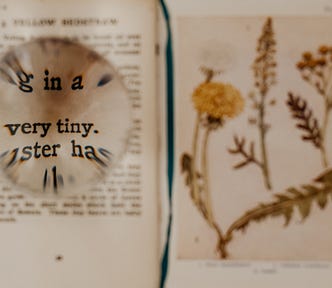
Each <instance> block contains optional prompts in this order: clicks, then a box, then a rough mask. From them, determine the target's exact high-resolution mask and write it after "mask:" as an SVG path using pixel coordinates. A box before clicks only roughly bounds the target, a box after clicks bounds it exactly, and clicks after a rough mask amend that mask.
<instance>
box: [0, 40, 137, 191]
mask: <svg viewBox="0 0 332 288" xmlns="http://www.w3.org/2000/svg"><path fill="white" fill-rule="evenodd" d="M130 112H131V105H130V99H129V93H128V90H127V89H126V87H125V85H124V84H123V81H122V79H121V77H120V76H119V74H117V72H116V70H115V68H114V67H113V66H112V65H111V64H110V63H109V62H108V61H107V60H106V59H105V58H103V57H102V56H101V55H99V54H97V53H96V52H95V51H93V50H91V49H89V48H87V47H85V46H83V45H81V44H79V43H76V42H72V41H69V40H66V39H62V38H39V39H36V40H33V41H31V42H27V43H24V44H22V45H20V46H16V47H13V48H12V49H11V50H10V51H8V52H7V53H5V54H4V55H3V56H2V57H1V59H0V167H1V170H2V174H3V175H5V176H6V177H8V178H9V179H10V180H11V181H12V182H13V183H15V184H16V185H17V186H19V187H21V189H23V190H28V191H30V192H33V193H38V195H40V194H45V195H46V194H54V195H61V194H64V195H66V194H72V193H75V192H78V191H86V190H87V189H88V188H89V187H91V185H93V184H95V183H97V182H98V181H100V180H101V179H103V178H104V177H105V175H107V174H108V172H109V171H110V169H111V168H113V167H115V166H116V165H117V163H119V161H120V159H121V158H122V156H123V155H124V153H125V151H126V149H127V146H128V145H127V144H128V139H129V137H130V131H131V127H132V121H131V113H130Z"/></svg>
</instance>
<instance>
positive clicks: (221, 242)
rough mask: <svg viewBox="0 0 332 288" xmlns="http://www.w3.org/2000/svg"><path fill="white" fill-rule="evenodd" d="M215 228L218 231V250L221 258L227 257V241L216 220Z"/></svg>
mask: <svg viewBox="0 0 332 288" xmlns="http://www.w3.org/2000/svg"><path fill="white" fill-rule="evenodd" d="M213 229H214V230H215V231H216V233H217V236H218V243H217V247H216V250H217V251H218V253H219V256H220V258H221V259H226V258H227V257H228V252H227V250H226V244H227V241H225V239H224V236H223V235H222V231H221V229H220V228H219V226H218V224H217V223H215V222H213Z"/></svg>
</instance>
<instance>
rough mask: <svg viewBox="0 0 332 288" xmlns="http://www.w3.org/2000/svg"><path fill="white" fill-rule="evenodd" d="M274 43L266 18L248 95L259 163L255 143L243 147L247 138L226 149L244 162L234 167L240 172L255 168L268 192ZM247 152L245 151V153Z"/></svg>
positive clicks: (274, 61)
mask: <svg viewBox="0 0 332 288" xmlns="http://www.w3.org/2000/svg"><path fill="white" fill-rule="evenodd" d="M275 54H276V40H275V37H274V31H273V26H272V19H271V18H268V19H267V20H266V22H265V24H264V27H263V31H262V35H261V36H260V37H259V39H258V45H257V57H256V59H255V61H254V63H253V66H252V69H253V72H254V80H255V90H254V91H253V92H252V93H250V100H251V104H252V108H253V109H254V111H255V114H256V115H255V116H254V117H252V118H250V119H249V122H250V123H251V124H252V125H256V126H257V129H258V130H259V145H260V159H258V158H257V156H256V155H255V141H251V142H250V144H249V147H246V138H245V137H243V138H239V137H238V136H236V135H235V136H234V145H235V147H234V148H232V149H229V152H230V153H232V154H239V155H241V157H242V158H243V160H242V161H241V162H240V163H238V164H236V165H235V166H234V168H235V169H239V168H243V167H245V166H247V165H248V164H255V165H257V166H258V167H259V168H260V169H261V171H262V173H263V178H264V184H265V187H266V188H267V189H269V190H270V189H271V188H272V183H271V177H270V168H269V159H268V151H267V145H266V136H267V132H268V130H269V128H270V124H268V122H267V120H266V114H267V106H268V105H274V104H275V100H274V99H271V98H269V92H270V90H271V87H272V86H273V85H275V84H276V65H277V63H276V60H275ZM246 149H247V150H246Z"/></svg>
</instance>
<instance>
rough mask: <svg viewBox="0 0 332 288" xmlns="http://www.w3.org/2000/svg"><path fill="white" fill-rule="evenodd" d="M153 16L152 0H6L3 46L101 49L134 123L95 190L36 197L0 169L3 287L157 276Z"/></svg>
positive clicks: (129, 283) (143, 281) (1, 18)
mask: <svg viewBox="0 0 332 288" xmlns="http://www.w3.org/2000/svg"><path fill="white" fill-rule="evenodd" d="M155 17H156V15H155V2H154V1H152V0H141V1H137V0H124V1H104V0H101V1H88V0H85V1H53V0H47V1H34V0H24V1H19V0H14V1H13V0H11V1H5V0H3V1H0V26H1V30H0V39H1V40H0V49H1V52H2V53H3V52H5V51H7V50H8V49H9V48H10V47H12V46H16V45H19V44H21V43H23V42H25V41H28V40H30V39H33V38H37V37H40V36H57V37H67V38H69V39H73V40H78V41H79V42H81V43H83V44H85V45H87V46H89V47H90V48H92V49H95V50H96V51H97V52H99V53H101V54H102V55H103V56H104V57H106V58H107V59H109V60H110V61H111V62H112V63H113V64H114V66H115V67H116V69H117V70H118V71H119V73H120V75H121V76H122V78H123V80H124V82H125V84H126V86H127V88H128V90H129V93H130V99H131V104H132V105H131V106H132V107H131V110H132V118H133V126H134V129H133V130H134V131H133V135H132V137H131V139H130V143H129V148H128V152H127V154H126V155H125V157H124V159H123V161H122V162H121V164H120V166H119V167H117V168H116V170H114V171H112V174H111V175H110V176H109V177H108V178H107V179H106V180H105V181H104V182H103V183H100V184H98V185H96V186H95V187H94V188H93V189H92V191H90V192H89V193H84V194H77V195H74V196H72V197H68V198H58V197H56V196H54V197H47V198H45V197H43V195H41V196H40V197H36V196H31V195H28V194H24V193H21V192H19V191H18V190H16V188H15V187H14V186H13V185H12V184H11V183H10V182H9V181H7V180H6V179H5V178H2V179H1V188H0V190H1V191H0V234H1V247H0V278H1V285H2V286H3V287H10V288H21V287H34V288H44V287H49V288H52V287H54V288H56V287H63V288H66V287H68V288H69V287H81V288H84V287H86V288H88V287H99V288H103V287H105V288H106V287H137V288H140V287H141V288H149V287H156V286H157V283H158V279H159V254H158V249H159V245H158V243H159V242H158V239H159V230H158V218H159V217H158V213H157V189H158V187H157V182H158V181H157V169H156V168H157V162H156V161H157V160H156V159H157V157H156V155H157V141H156V140H157V139H156V138H157V128H156V121H155V120H156V106H155V105H156V97H155V93H156V79H155ZM27 97H28V96H27ZM41 109H42V108H41ZM22 117H23V116H22V115H20V118H22ZM96 117H98V115H96ZM13 118H15V115H13Z"/></svg>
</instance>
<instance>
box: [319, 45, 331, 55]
mask: <svg viewBox="0 0 332 288" xmlns="http://www.w3.org/2000/svg"><path fill="white" fill-rule="evenodd" d="M328 51H329V47H327V46H326V45H322V46H320V47H319V52H320V53H321V54H323V55H325V54H326V53H327V52H328Z"/></svg>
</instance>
